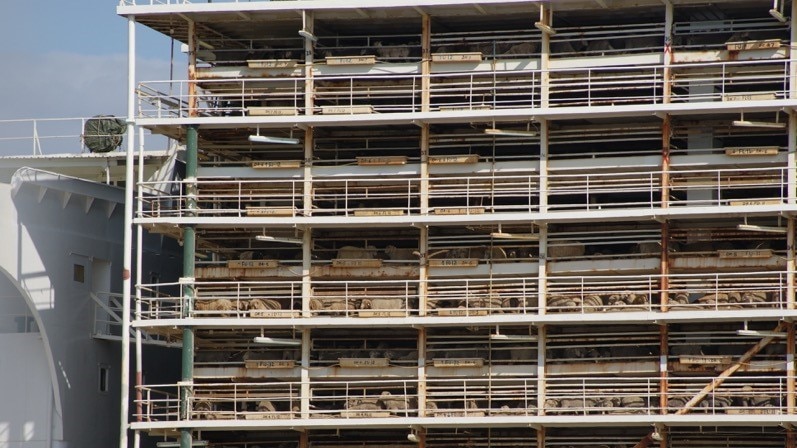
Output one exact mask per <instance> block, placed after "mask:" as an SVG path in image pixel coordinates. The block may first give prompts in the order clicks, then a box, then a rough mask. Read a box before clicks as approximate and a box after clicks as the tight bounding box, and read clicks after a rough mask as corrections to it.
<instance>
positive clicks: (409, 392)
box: [135, 376, 787, 422]
mask: <svg viewBox="0 0 797 448" xmlns="http://www.w3.org/2000/svg"><path fill="white" fill-rule="evenodd" d="M712 380H714V377H691V376H690V377H671V378H670V379H669V388H668V391H667V398H668V405H667V408H666V409H665V411H666V414H674V413H676V412H678V411H679V410H683V409H686V410H687V411H686V412H687V413H698V414H713V415H733V414H736V415H738V414H748V415H749V414H784V413H785V412H786V405H785V396H786V389H787V386H786V383H787V377H786V376H767V377H760V376H734V377H732V378H730V379H728V380H726V381H725V382H724V383H723V384H722V385H719V386H718V387H716V388H715V389H714V390H713V391H711V392H710V393H708V394H707V395H706V396H705V398H704V399H702V400H700V401H699V402H698V403H697V404H696V405H695V406H693V407H689V408H686V407H685V406H684V405H685V404H686V403H687V401H688V400H690V399H691V398H692V397H695V396H696V395H698V393H699V392H700V390H701V389H703V387H705V385H706V384H710V383H711V382H712ZM422 384H423V385H424V386H425V387H426V390H427V396H426V406H425V409H424V411H423V413H421V412H420V409H419V407H418V395H417V390H418V387H419V385H422ZM660 384H661V383H660V379H659V378H658V377H617V376H604V377H600V376H593V377H589V378H557V377H549V378H546V400H545V403H544V406H542V408H543V411H544V413H545V414H547V415H551V416H567V415H598V414H604V415H618V416H621V415H628V414H649V415H653V414H660V413H661V410H662V409H661V407H660V405H659V399H660V396H661V389H660ZM536 386H537V379H536V378H535V377H533V376H532V377H517V378H491V377H488V378H477V379H453V378H451V379H447V378H435V379H427V380H426V381H424V382H421V381H418V380H416V379H409V380H384V379H382V380H352V381H311V382H310V385H309V387H310V395H309V396H308V397H307V398H308V400H309V402H310V407H309V410H308V412H307V414H305V418H308V417H309V418H311V419H325V418H329V419H341V418H344V419H352V418H391V417H418V416H420V415H421V414H424V415H426V416H434V417H464V416H470V417H496V418H500V417H502V416H511V415H537V409H538V403H537V390H536ZM138 389H139V390H140V391H141V397H142V398H141V399H140V400H136V402H137V404H140V405H141V407H140V409H141V413H140V414H136V415H135V416H136V417H138V418H140V419H141V421H145V422H153V421H175V420H178V419H179V410H180V407H181V406H180V400H179V398H178V397H179V396H180V393H181V392H182V393H184V394H185V395H186V396H187V397H188V406H189V409H188V411H189V412H187V415H188V420H195V421H196V420H265V419H268V420H273V419H299V418H302V417H303V415H302V412H301V411H300V407H301V398H302V397H301V383H300V382H291V381H289V382H258V383H247V382H236V383H200V384H179V385H152V386H138ZM618 418H620V419H621V418H622V417H618Z"/></svg>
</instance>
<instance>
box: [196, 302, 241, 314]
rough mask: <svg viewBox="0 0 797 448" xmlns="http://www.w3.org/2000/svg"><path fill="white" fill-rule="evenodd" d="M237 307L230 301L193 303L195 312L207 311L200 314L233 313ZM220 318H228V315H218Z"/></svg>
mask: <svg viewBox="0 0 797 448" xmlns="http://www.w3.org/2000/svg"><path fill="white" fill-rule="evenodd" d="M236 309H237V307H236V306H235V303H233V302H232V300H230V299H215V300H197V301H195V302H194V310H195V311H208V313H202V314H214V313H213V311H233V310H236ZM220 315H221V317H229V316H230V313H224V312H222V313H220Z"/></svg>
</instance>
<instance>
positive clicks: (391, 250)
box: [385, 244, 418, 261]
mask: <svg viewBox="0 0 797 448" xmlns="http://www.w3.org/2000/svg"><path fill="white" fill-rule="evenodd" d="M416 253H418V252H417V251H415V250H413V249H406V248H399V247H396V246H394V245H392V244H390V245H388V246H387V247H386V248H385V254H386V255H387V258H388V259H389V260H392V261H406V260H417V259H418V257H417V256H416V255H415V254H416Z"/></svg>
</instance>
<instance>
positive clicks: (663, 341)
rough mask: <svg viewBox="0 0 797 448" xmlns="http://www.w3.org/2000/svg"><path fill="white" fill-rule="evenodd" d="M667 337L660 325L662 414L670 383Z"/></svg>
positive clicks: (665, 328)
mask: <svg viewBox="0 0 797 448" xmlns="http://www.w3.org/2000/svg"><path fill="white" fill-rule="evenodd" d="M669 337H670V331H669V328H668V327H667V324H661V325H660V326H659V408H660V409H661V413H662V414H666V413H667V403H668V402H669V396H668V395H669V394H668V392H669V387H670V382H669V376H668V373H667V354H668V353H669V351H670V346H669ZM662 446H663V445H662Z"/></svg>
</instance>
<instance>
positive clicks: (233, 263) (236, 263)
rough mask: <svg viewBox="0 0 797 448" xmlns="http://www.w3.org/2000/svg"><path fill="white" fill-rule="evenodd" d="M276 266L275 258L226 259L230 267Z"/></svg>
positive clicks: (262, 267) (267, 267) (261, 267)
mask: <svg viewBox="0 0 797 448" xmlns="http://www.w3.org/2000/svg"><path fill="white" fill-rule="evenodd" d="M278 266H279V261H277V260H227V267H228V268H230V269H269V268H276V267H278Z"/></svg>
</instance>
